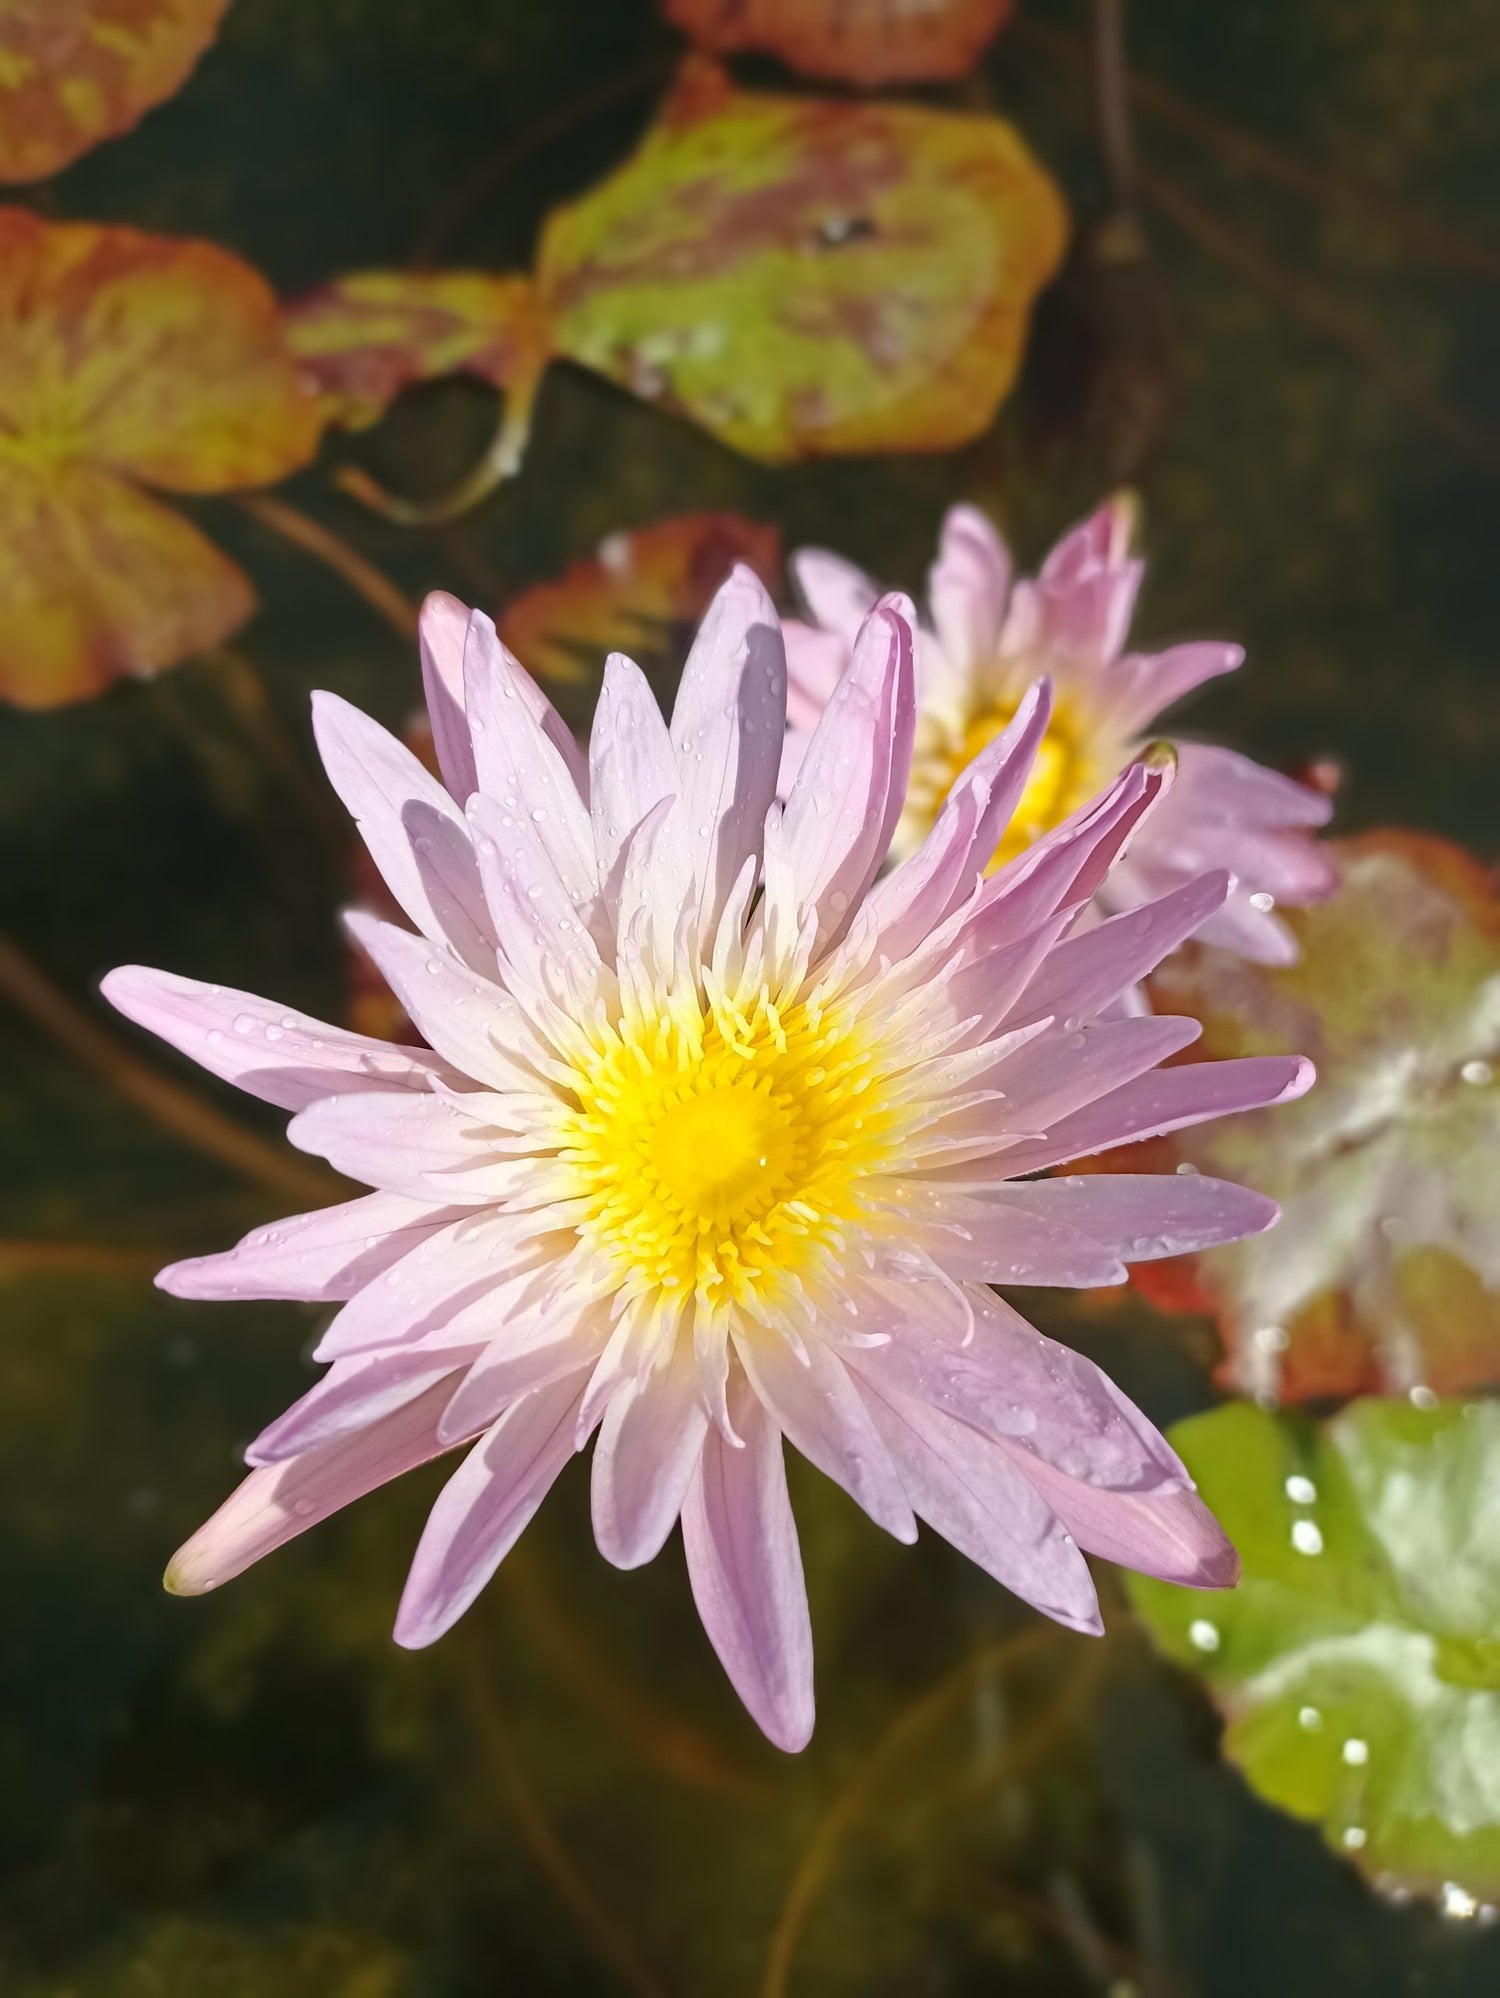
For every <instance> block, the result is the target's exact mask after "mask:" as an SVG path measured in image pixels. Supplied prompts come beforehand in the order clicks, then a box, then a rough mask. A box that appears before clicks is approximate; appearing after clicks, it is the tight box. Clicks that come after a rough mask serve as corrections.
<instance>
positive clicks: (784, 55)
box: [664, 0, 1012, 88]
mask: <svg viewBox="0 0 1500 1998" xmlns="http://www.w3.org/2000/svg"><path fill="white" fill-rule="evenodd" d="M1011 4H1012V0H922V3H921V4H919V5H917V6H913V5H912V4H911V0H665V9H664V11H665V13H666V16H667V19H668V20H669V21H675V22H676V24H677V26H678V27H679V28H682V29H684V30H685V31H686V32H687V33H688V34H690V35H691V36H692V37H693V40H694V41H695V42H696V43H697V44H698V46H699V47H700V48H704V49H712V50H713V51H714V53H715V54H717V55H732V54H735V53H737V52H738V51H740V50H742V49H765V50H767V51H768V52H769V53H770V54H772V55H778V56H780V57H781V59H782V60H783V62H788V63H790V64H791V66H792V68H793V69H800V70H801V71H803V73H804V74H805V75H807V76H831V77H834V78H836V79H837V80H838V81H839V82H842V83H858V84H862V85H864V86H865V87H866V88H874V87H875V86H878V85H880V84H887V83H918V82H930V81H933V80H935V79H938V78H947V77H958V76H967V75H968V73H969V71H970V70H971V69H972V68H973V67H974V65H975V63H977V62H978V60H979V58H980V56H981V55H982V54H983V53H984V49H985V44H986V43H987V42H988V41H989V40H990V38H991V36H992V35H994V34H995V33H996V32H997V30H998V29H999V28H1000V26H1001V24H1002V22H1004V21H1005V20H1006V18H1007V17H1008V16H1009V14H1010V11H1011Z"/></svg>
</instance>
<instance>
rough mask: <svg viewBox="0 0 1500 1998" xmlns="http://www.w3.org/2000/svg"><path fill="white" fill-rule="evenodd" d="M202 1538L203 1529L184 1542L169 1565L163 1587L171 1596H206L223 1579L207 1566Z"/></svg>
mask: <svg viewBox="0 0 1500 1998" xmlns="http://www.w3.org/2000/svg"><path fill="white" fill-rule="evenodd" d="M202 1538H203V1529H202V1528H201V1527H200V1528H199V1530H198V1532H197V1533H195V1534H194V1535H193V1536H192V1538H191V1539H190V1540H184V1541H183V1543H182V1545H181V1546H180V1547H179V1548H178V1550H177V1552H176V1553H175V1554H174V1555H173V1556H172V1558H171V1560H170V1561H169V1562H168V1563H167V1567H166V1573H165V1574H164V1575H163V1576H162V1578H161V1585H162V1587H163V1588H164V1589H165V1590H166V1592H167V1594H168V1595H169V1596H206V1595H208V1594H209V1593H210V1591H211V1590H213V1589H216V1588H217V1587H218V1586H219V1583H220V1581H221V1580H222V1579H223V1577H222V1576H219V1575H216V1574H214V1573H213V1572H212V1570H211V1569H210V1568H208V1567H207V1566H206V1565H205V1563H204V1558H203V1550H202V1548H201V1547H200V1546H199V1542H200V1541H201V1540H202Z"/></svg>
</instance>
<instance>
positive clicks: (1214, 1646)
mask: <svg viewBox="0 0 1500 1998" xmlns="http://www.w3.org/2000/svg"><path fill="white" fill-rule="evenodd" d="M1188 1637H1189V1639H1190V1641H1191V1642H1192V1644H1193V1645H1194V1646H1195V1647H1196V1649H1197V1650H1199V1651H1217V1650H1218V1648H1219V1626H1218V1625H1217V1624H1216V1623H1210V1622H1209V1620H1208V1618H1207V1617H1205V1616H1195V1617H1194V1618H1193V1620H1192V1622H1191V1623H1190V1624H1189V1625H1188Z"/></svg>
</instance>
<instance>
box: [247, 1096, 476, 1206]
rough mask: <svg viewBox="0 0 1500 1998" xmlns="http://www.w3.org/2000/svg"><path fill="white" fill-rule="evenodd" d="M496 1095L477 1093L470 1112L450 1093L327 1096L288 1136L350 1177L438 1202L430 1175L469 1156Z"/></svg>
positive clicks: (310, 1108)
mask: <svg viewBox="0 0 1500 1998" xmlns="http://www.w3.org/2000/svg"><path fill="white" fill-rule="evenodd" d="M497 1100H498V1099H497V1098H495V1097H493V1096H489V1095H487V1094H480V1093H477V1092H476V1095H475V1097H474V1099H473V1103H474V1108H473V1109H472V1110H469V1109H460V1108H459V1106H458V1104H457V1103H456V1102H455V1101H454V1100H453V1099H452V1098H451V1097H447V1096H433V1095H417V1094H415V1093H413V1094H410V1095H400V1096H398V1095H393V1094H390V1095H385V1094H382V1095H369V1096H325V1097H323V1098H321V1099H320V1100H319V1101H318V1102H316V1103H310V1104H309V1105H308V1106H307V1108H306V1109H305V1110H299V1111H298V1113H297V1115H296V1116H295V1117H294V1118H293V1119H292V1121H291V1123H290V1124H288V1126H287V1132H286V1134H287V1136H288V1138H290V1140H291V1141H292V1143H293V1144H294V1145H296V1146H297V1148H298V1150H299V1151H304V1152H311V1153H313V1154H314V1155H315V1156H316V1157H318V1158H323V1159H327V1161H328V1163H329V1164H330V1165H331V1166H333V1168H334V1170H335V1171H337V1172H342V1173H344V1174H346V1175H347V1177H348V1178H350V1179H354V1180H359V1181H361V1182H362V1183H363V1184H364V1185H366V1186H374V1187H379V1188H381V1189H382V1191H384V1192H386V1193H404V1194H406V1195H407V1197H408V1198H409V1199H412V1200H433V1199H434V1198H435V1196H434V1191H433V1187H432V1184H431V1183H430V1182H429V1181H428V1179H427V1178H426V1175H427V1174H428V1173H430V1172H437V1171H439V1170H441V1168H442V1167H444V1166H446V1165H455V1164H458V1163H460V1162H461V1161H462V1160H463V1159H465V1158H466V1157H467V1156H468V1154H469V1153H470V1152H471V1151H472V1150H473V1149H474V1146H475V1145H476V1143H479V1142H480V1141H481V1140H482V1134H483V1132H484V1130H485V1129H486V1128H489V1127H488V1126H487V1125H486V1122H485V1116H484V1109H483V1107H481V1106H489V1105H492V1104H494V1103H495V1102H496V1101H497Z"/></svg>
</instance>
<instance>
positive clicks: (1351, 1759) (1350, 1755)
mask: <svg viewBox="0 0 1500 1998" xmlns="http://www.w3.org/2000/svg"><path fill="white" fill-rule="evenodd" d="M1343 1753H1344V1760H1345V1761H1346V1762H1347V1763H1348V1765H1349V1767H1350V1768H1351V1769H1363V1768H1364V1766H1365V1764H1366V1763H1367V1762H1368V1761H1369V1759H1370V1744H1369V1743H1368V1742H1367V1741H1361V1740H1360V1738H1359V1736H1358V1735H1357V1734H1351V1735H1350V1737H1349V1739H1348V1740H1347V1741H1346V1742H1345V1743H1344V1750H1343Z"/></svg>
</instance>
